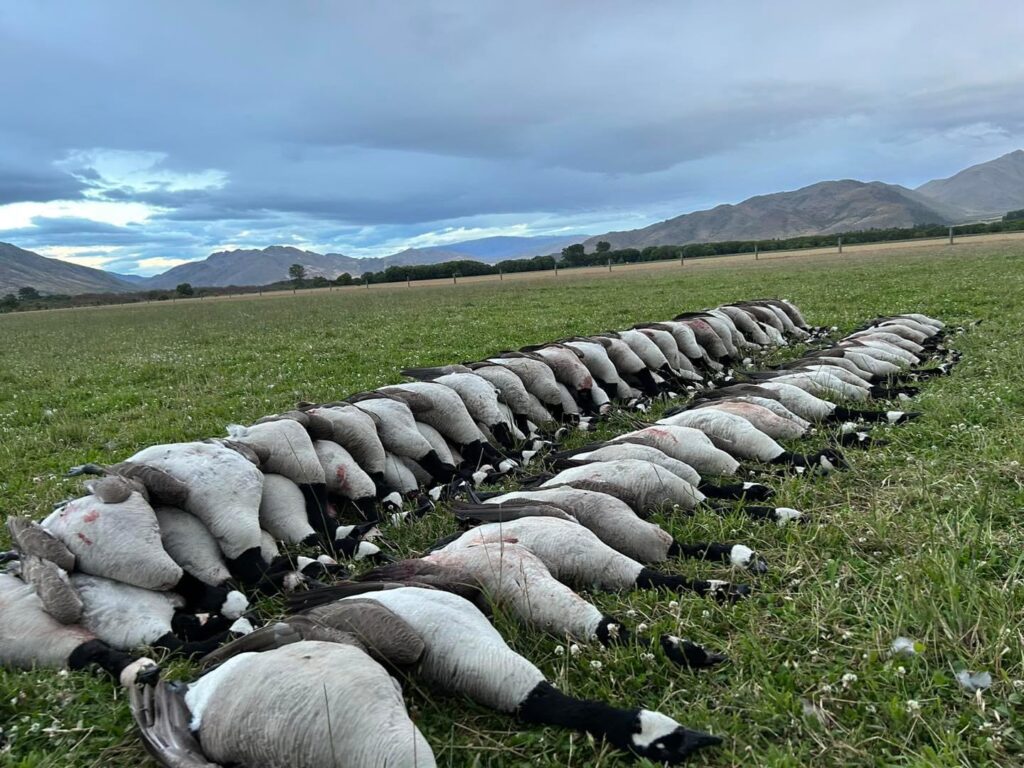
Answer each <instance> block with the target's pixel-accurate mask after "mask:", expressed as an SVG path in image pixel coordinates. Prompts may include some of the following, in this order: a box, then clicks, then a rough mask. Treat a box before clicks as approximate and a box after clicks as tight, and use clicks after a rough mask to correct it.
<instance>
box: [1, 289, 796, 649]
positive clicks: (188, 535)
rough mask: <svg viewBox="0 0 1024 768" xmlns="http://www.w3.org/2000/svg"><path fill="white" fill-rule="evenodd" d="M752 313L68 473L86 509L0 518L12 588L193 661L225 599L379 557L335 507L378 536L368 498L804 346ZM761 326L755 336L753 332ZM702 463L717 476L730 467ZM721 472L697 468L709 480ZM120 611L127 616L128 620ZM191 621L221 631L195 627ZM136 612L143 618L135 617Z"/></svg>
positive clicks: (449, 379) (500, 464)
mask: <svg viewBox="0 0 1024 768" xmlns="http://www.w3.org/2000/svg"><path fill="white" fill-rule="evenodd" d="M763 304H764V306H762V305H761V304H751V305H749V308H748V309H747V310H741V309H739V308H737V307H729V308H722V309H719V310H714V311H712V312H711V313H707V316H706V317H704V316H693V315H689V316H684V317H681V318H680V319H677V320H673V321H669V322H666V323H658V324H654V325H651V326H644V327H642V328H640V329H631V330H630V331H626V332H622V333H620V334H606V335H601V336H597V337H591V338H575V339H569V340H566V342H565V343H564V344H551V345H545V346H540V347H535V348H533V349H532V350H530V351H525V352H515V353H513V352H506V353H502V354H500V355H497V356H495V357H493V358H490V359H489V360H486V361H483V362H481V363H475V364H470V365H466V366H452V367H447V368H444V369H431V370H417V371H411V372H410V373H414V374H416V375H417V376H418V377H420V378H421V379H422V378H427V377H429V378H430V379H431V380H430V381H423V380H415V381H412V382H409V383H407V384H404V385H398V386H388V387H382V388H381V389H379V390H377V391H375V392H369V393H361V394H358V395H355V396H353V397H351V398H349V400H348V401H345V402H337V403H331V404H325V405H316V406H314V405H311V404H304V405H303V407H302V409H301V410H296V411H293V412H289V413H287V414H281V415H278V416H273V417H268V418H267V419H264V420H261V421H260V422H257V423H255V424H253V425H250V426H240V425H231V426H229V427H228V437H227V438H222V439H212V440H207V441H198V442H188V443H176V444H169V445H158V446H152V447H149V448H145V449H143V450H141V451H139V452H137V453H136V454H135V455H133V456H131V457H129V458H128V459H127V460H126V461H124V462H121V463H120V464H117V465H114V466H109V467H97V466H95V465H85V466H83V467H79V468H77V469H76V470H75V471H76V472H78V473H90V474H98V475H100V477H99V479H95V480H92V481H90V482H89V483H87V484H86V487H87V489H88V490H89V494H88V495H86V496H84V497H81V498H78V499H74V500H72V501H70V502H68V503H65V504H63V505H61V506H59V507H58V508H57V509H56V510H55V511H54V512H53V513H52V514H51V515H49V516H48V517H47V518H46V519H44V520H43V521H42V522H41V523H40V524H35V523H31V522H29V521H27V520H22V519H12V520H10V521H9V523H8V525H9V528H10V529H11V534H12V539H13V540H14V542H15V545H16V547H17V549H18V550H20V551H21V552H23V553H24V554H25V555H26V557H24V558H23V568H22V574H21V576H22V578H23V579H24V580H25V581H26V582H28V583H30V584H31V585H32V586H33V587H34V588H35V591H36V593H38V595H39V596H40V597H41V598H42V600H43V603H44V605H45V606H46V607H47V608H48V610H49V612H50V613H51V614H52V615H53V616H55V617H57V618H58V619H59V620H60V621H62V622H63V623H66V624H69V625H71V624H77V623H83V624H84V625H85V626H86V628H88V629H89V630H90V631H91V632H93V633H95V634H96V635H97V636H98V637H99V638H100V639H101V640H103V641H104V642H106V643H108V644H109V645H111V646H113V647H115V648H118V649H122V650H125V649H129V648H133V647H137V646H140V645H155V646H158V647H163V648H167V649H171V650H183V651H185V652H188V653H194V652H201V651H203V650H204V649H205V648H206V647H207V645H205V644H209V643H216V642H220V641H223V640H224V639H225V638H226V637H227V636H228V633H230V632H231V631H232V622H233V621H234V620H236V619H239V618H240V616H241V615H242V613H243V612H244V610H245V609H246V607H247V599H246V597H245V596H244V595H243V594H242V593H241V592H240V591H237V590H235V589H233V586H235V585H240V586H243V587H246V588H250V589H255V590H258V591H274V590H277V589H280V588H282V587H289V586H293V585H294V584H295V583H297V582H298V581H300V580H301V579H302V578H304V577H306V576H316V575H336V574H337V573H338V572H339V570H340V569H339V567H338V566H337V565H336V563H335V561H334V559H333V558H334V557H337V556H338V555H339V554H351V555H354V556H356V557H360V556H365V555H370V556H373V555H374V554H376V553H377V552H376V547H375V546H374V545H373V544H371V543H369V542H367V541H363V540H362V534H364V533H365V532H366V531H367V525H365V524H364V525H359V524H356V525H343V524H341V523H340V522H339V518H338V513H337V511H338V510H344V509H345V508H349V509H350V510H351V511H352V512H353V513H354V515H355V517H356V518H357V519H360V520H364V521H371V522H372V521H374V520H376V518H377V516H378V514H379V513H378V511H377V501H378V500H381V501H382V502H383V503H384V505H385V506H390V507H391V508H397V507H398V505H399V504H400V503H401V501H402V496H403V495H404V496H408V495H411V494H414V493H417V492H418V491H419V489H420V488H421V486H422V485H430V484H434V485H435V486H436V484H437V483H445V482H449V481H451V480H452V479H453V478H456V477H458V476H459V474H460V473H461V474H462V476H463V477H465V478H467V479H469V480H473V479H481V478H482V477H483V475H485V474H488V472H491V473H493V472H502V471H506V470H508V469H510V468H511V467H512V464H513V461H514V460H513V459H510V458H506V456H511V455H513V454H515V455H516V456H517V458H518V459H520V460H522V459H523V456H524V453H523V452H522V449H521V448H519V452H518V453H517V452H516V450H515V449H516V448H518V447H519V446H523V445H528V446H530V447H529V448H527V449H526V451H527V454H526V456H527V458H529V453H528V451H530V450H536V448H537V447H538V442H537V439H536V438H535V437H532V436H534V435H537V434H538V430H547V431H548V432H549V433H550V432H552V431H555V430H557V429H558V428H559V423H560V422H562V421H569V422H576V423H579V421H580V420H582V419H588V418H593V417H595V416H596V415H598V414H599V413H600V412H602V411H607V409H608V408H609V406H610V403H611V401H612V398H615V399H616V400H621V399H622V398H626V399H630V400H635V399H638V398H640V397H641V396H642V393H641V391H640V390H639V389H637V388H636V387H646V388H647V391H648V392H653V391H657V390H656V388H657V387H658V385H659V384H664V382H666V381H671V382H673V383H679V382H686V381H691V380H693V381H701V380H703V379H704V378H705V376H709V375H714V374H717V372H718V371H719V370H720V369H721V368H722V367H723V364H722V361H728V360H729V359H732V358H735V357H736V356H737V355H738V354H739V349H738V348H737V346H736V342H738V343H739V344H740V346H741V347H742V348H743V349H744V350H747V349H754V348H756V347H757V346H758V345H759V343H762V342H763V343H766V344H772V343H777V342H780V341H782V340H783V336H782V333H783V331H784V330H787V329H789V330H791V331H792V332H794V333H796V334H797V335H798V336H801V337H803V336H806V335H807V334H808V331H805V330H803V326H805V325H806V324H805V323H804V322H803V320H802V318H801V317H800V315H799V312H798V311H797V310H796V309H795V308H792V307H791V306H790V305H788V304H786V303H783V302H764V303H763ZM765 306H769V307H772V308H773V309H766V308H765ZM780 307H781V308H780ZM727 310H728V311H727ZM730 312H731V313H732V315H733V316H736V317H740V316H742V317H746V318H747V319H748V321H749V322H748V323H747V325H748V326H749V327H752V328H761V327H764V328H766V329H767V328H771V329H772V331H774V335H773V336H769V335H768V332H767V331H764V332H762V333H761V335H760V336H758V337H757V338H758V341H754V342H748V341H746V340H745V338H741V337H739V336H738V332H737V331H736V326H735V324H734V323H733V322H732V321H731V320H726V319H723V318H728V317H730V314H729V313H730ZM755 315H761V316H763V317H764V318H766V320H765V322H763V323H755V322H754V321H753V320H752V319H751V318H753V317H754V316H755ZM769 319H770V320H773V321H774V322H773V324H770V323H769V322H768V320H769ZM734 334H735V335H736V338H735V341H734ZM624 339H625V340H628V342H629V343H627V341H624ZM645 342H646V344H645ZM656 342H660V346H659V344H658V343H656ZM727 343H728V344H729V346H726V344H727ZM631 345H632V346H631ZM634 349H636V350H637V352H634V351H633V350H634ZM662 350H664V352H663V351H662ZM666 352H667V353H668V354H667V355H666ZM640 354H643V355H644V358H645V359H646V360H647V361H648V364H647V365H645V364H644V363H643V362H642V360H641V357H640ZM588 366H589V367H588ZM698 369H699V370H700V371H703V373H699V372H698ZM591 371H593V373H591ZM652 387H653V389H652ZM581 411H582V412H587V413H589V414H591V415H590V416H581V415H580V413H581ZM704 442H705V443H707V441H706V439H705V441H704ZM708 446H710V444H708V445H707V446H701V447H703V448H707V447H708ZM499 448H500V449H502V450H503V451H504V453H502V452H499ZM705 452H708V451H706V450H705ZM713 453H714V454H716V455H717V458H718V459H719V461H718V464H721V463H722V460H723V459H725V458H727V457H726V454H724V453H721V452H718V451H713ZM694 460H695V459H694ZM707 461H710V459H705V462H704V464H702V465H701V466H704V465H705V464H707ZM485 462H488V463H485ZM718 464H714V465H712V464H707V466H708V467H709V469H710V471H712V472H713V473H714V474H718V473H719V469H718ZM731 466H735V464H734V463H733V465H731ZM484 467H486V468H487V469H486V470H485V469H483V468H484ZM705 489H706V490H707V488H706V487H705ZM685 495H686V494H684V496H685ZM685 500H686V501H687V502H692V499H690V498H689V497H687V498H686V499H685ZM632 517H633V518H634V519H636V516H635V515H632ZM639 522H640V521H639V520H637V523H639ZM636 527H638V528H639V526H636ZM648 528H653V526H648ZM645 533H647V530H646V529H645V530H643V531H642V534H645ZM658 533H660V534H662V535H664V533H663V532H661V531H660V529H658ZM642 534H641V537H642ZM50 539H55V541H50ZM277 542H283V543H284V544H285V545H289V546H292V545H299V546H301V545H310V544H317V545H320V546H321V547H322V548H323V550H324V552H325V554H323V555H321V556H320V557H319V558H317V559H316V560H313V559H312V558H309V559H307V558H300V559H298V560H296V559H295V558H293V557H290V556H288V555H283V556H282V555H281V554H280V552H279V549H278V543H277ZM625 546H627V547H629V546H631V545H628V544H627V545H625ZM58 548H59V549H60V550H61V551H60V552H56V553H55V552H54V551H53V550H55V549H58ZM662 549H664V547H663V548H662ZM664 557H665V554H664V553H663V554H662V555H661V556H660V557H659V556H657V555H654V554H652V555H650V556H648V558H646V559H653V560H658V559H664ZM125 605H135V606H139V608H138V609H137V610H136V611H135V612H126V611H124V610H122V609H121V607H122V606H125ZM197 613H212V614H214V615H215V618H216V620H214V621H205V622H203V623H202V624H201V625H199V626H197V624H198V620H197V619H196V618H195V616H196V614H197ZM142 614H145V616H146V617H147V620H144V621H143V620H136V619H137V617H138V616H139V615H142ZM240 629H241V630H244V622H242V623H240V625H239V626H238V627H235V631H237V630H240Z"/></svg>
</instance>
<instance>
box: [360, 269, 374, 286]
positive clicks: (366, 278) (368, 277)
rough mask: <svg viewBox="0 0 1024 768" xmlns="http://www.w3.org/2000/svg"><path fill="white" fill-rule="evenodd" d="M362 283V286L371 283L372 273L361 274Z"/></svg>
mask: <svg viewBox="0 0 1024 768" xmlns="http://www.w3.org/2000/svg"><path fill="white" fill-rule="evenodd" d="M362 281H363V284H364V285H365V284H366V283H372V282H373V272H363V277H362Z"/></svg>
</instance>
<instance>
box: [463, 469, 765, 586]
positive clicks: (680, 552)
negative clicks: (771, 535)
mask: <svg viewBox="0 0 1024 768" xmlns="http://www.w3.org/2000/svg"><path fill="white" fill-rule="evenodd" d="M531 504H539V505H542V506H543V507H546V508H547V509H541V510H538V512H537V513H538V514H550V511H549V510H550V509H551V508H554V509H556V510H560V511H563V512H565V513H566V514H568V515H570V516H571V518H572V519H573V520H575V521H576V522H578V523H579V524H580V525H583V526H585V527H586V528H588V529H590V530H591V531H593V532H594V534H596V535H597V537H598V538H599V539H600V540H601V541H603V542H604V543H605V544H607V545H608V546H610V547H612V548H613V549H615V550H617V551H619V552H621V553H622V554H624V555H627V556H628V557H631V558H633V559H634V560H639V561H640V562H641V563H661V562H664V561H665V560H667V559H669V558H673V557H685V558H693V559H698V560H711V561H720V562H725V563H730V564H732V565H735V566H737V567H740V568H749V569H750V570H752V571H755V572H758V573H760V572H763V571H764V570H766V568H767V565H766V563H765V562H764V561H763V560H762V559H761V558H760V557H758V556H757V554H756V553H755V552H754V550H752V549H751V548H750V547H748V546H746V545H743V544H717V543H684V542H680V541H676V540H675V539H673V538H672V534H670V533H669V532H668V531H666V530H664V529H663V528H661V527H660V526H658V525H655V524H654V523H651V522H649V521H647V520H643V519H642V518H640V517H639V516H638V515H637V514H636V512H634V511H633V508H632V507H630V506H629V505H628V504H626V502H624V501H622V500H621V499H619V498H617V497H615V496H612V495H610V494H607V493H601V492H599V491H588V490H583V489H580V488H573V487H572V486H568V485H563V486H559V487H558V488H546V489H544V490H536V491H511V492H509V493H504V494H500V495H497V496H491V497H489V498H487V499H486V500H484V503H483V505H472V504H469V505H466V504H456V505H455V506H453V509H452V511H453V512H454V513H455V515H456V517H459V518H461V519H469V520H478V521H480V522H500V521H504V520H509V519H517V518H518V517H519V516H520V515H521V514H522V513H523V510H524V508H525V507H528V506H529V505H531ZM481 507H484V508H483V509H481ZM488 508H491V509H493V510H494V511H493V512H490V513H488Z"/></svg>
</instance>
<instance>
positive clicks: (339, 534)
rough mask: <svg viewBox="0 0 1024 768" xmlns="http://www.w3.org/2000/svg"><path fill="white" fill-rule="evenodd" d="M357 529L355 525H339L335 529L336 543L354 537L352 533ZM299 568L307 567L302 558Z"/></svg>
mask: <svg viewBox="0 0 1024 768" xmlns="http://www.w3.org/2000/svg"><path fill="white" fill-rule="evenodd" d="M355 529H356V527H355V526H354V525H339V526H338V527H337V528H335V529H334V538H335V540H336V541H341V540H342V539H347V538H348V537H349V536H351V535H352V531H354V530H355ZM299 567H300V568H304V567H305V566H303V565H302V558H301V557H300V558H299Z"/></svg>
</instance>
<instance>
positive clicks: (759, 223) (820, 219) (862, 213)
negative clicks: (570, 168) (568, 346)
mask: <svg viewBox="0 0 1024 768" xmlns="http://www.w3.org/2000/svg"><path fill="white" fill-rule="evenodd" d="M961 215H962V214H961V212H960V211H957V210H954V209H953V208H951V207H950V206H947V205H945V204H942V203H938V202H934V201H931V200H929V199H927V198H924V197H922V196H921V195H918V194H917V193H916V192H913V191H911V190H909V189H906V188H904V187H900V186H897V185H894V184H883V183H882V182H879V181H872V182H863V181H854V180H852V179H845V180H842V181H822V182H819V183H817V184H812V185H810V186H808V187H803V188H802V189H797V190H795V191H792V192H777V193H775V194H771V195H759V196H757V197H751V198H750V199H748V200H744V201H743V202H742V203H738V204H736V205H719V206H716V207H714V208H711V209H709V210H706V211H697V212H695V213H687V214H683V215H682V216H676V217H675V218H672V219H668V220H667V221H662V222H659V223H657V224H652V225H650V226H648V227H644V228H642V229H634V230H630V231H627V232H609V233H607V234H605V235H599V236H597V237H592V238H590V239H588V240H587V241H586V245H587V246H588V248H590V247H593V246H594V245H595V244H596V243H597V242H598V241H600V240H606V241H608V242H610V243H611V244H612V247H613V248H644V247H646V246H649V245H682V244H685V243H707V242H714V241H721V240H770V239H773V238H786V237H797V236H799V235H812V234H829V233H832V232H851V231H854V230H861V229H883V228H889V227H912V226H914V225H916V224H937V223H946V222H952V221H956V220H958V219H959V218H960V216H961Z"/></svg>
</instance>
